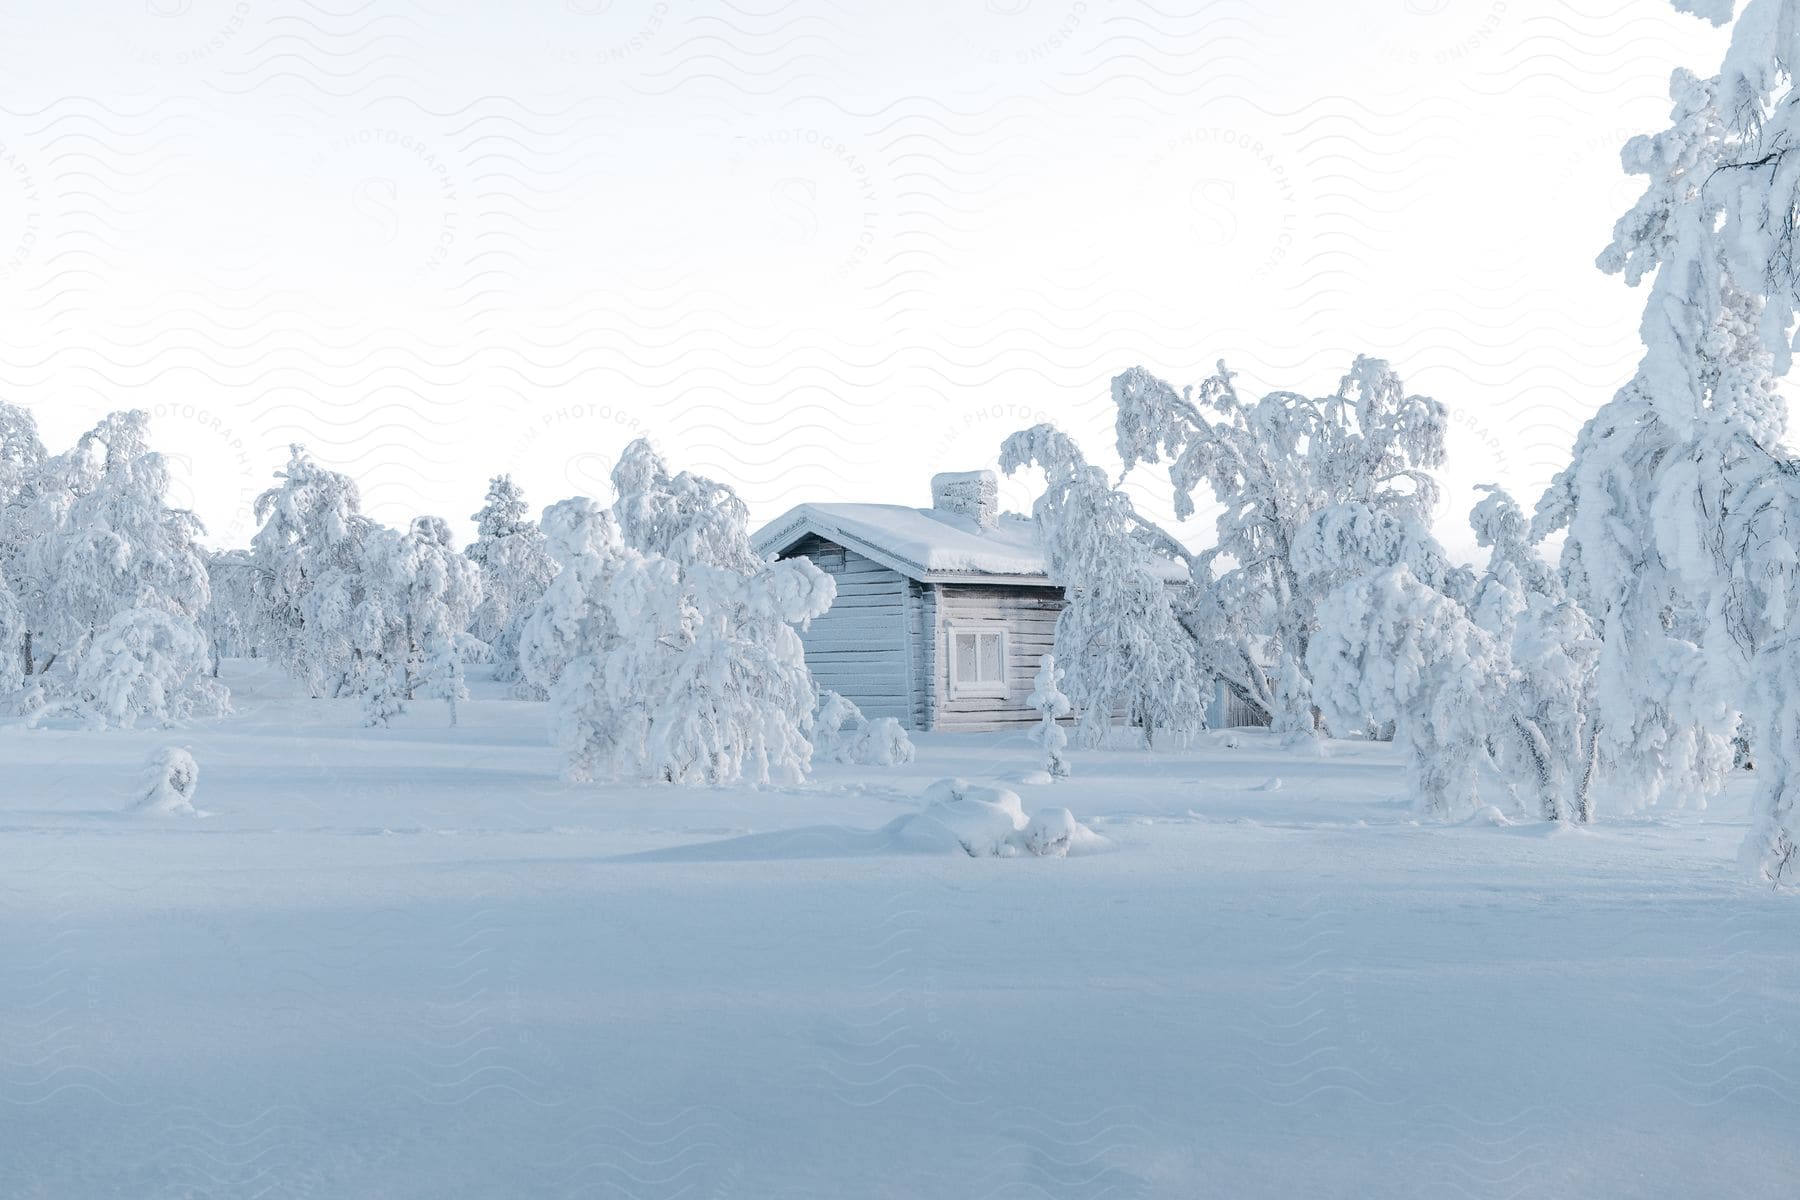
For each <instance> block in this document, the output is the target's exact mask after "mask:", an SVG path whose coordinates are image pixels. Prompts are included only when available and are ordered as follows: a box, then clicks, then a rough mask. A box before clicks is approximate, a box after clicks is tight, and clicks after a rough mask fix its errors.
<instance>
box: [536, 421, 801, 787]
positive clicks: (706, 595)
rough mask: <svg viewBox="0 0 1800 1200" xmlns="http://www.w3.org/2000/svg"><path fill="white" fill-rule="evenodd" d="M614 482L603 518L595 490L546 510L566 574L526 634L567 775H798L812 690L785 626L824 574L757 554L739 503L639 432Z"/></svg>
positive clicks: (714, 778)
mask: <svg viewBox="0 0 1800 1200" xmlns="http://www.w3.org/2000/svg"><path fill="white" fill-rule="evenodd" d="M614 484H615V486H616V487H617V489H618V492H619V496H618V503H617V504H616V506H615V508H614V509H613V513H612V514H609V513H604V512H602V511H601V510H600V509H599V508H598V507H597V506H596V505H594V503H593V502H592V501H589V500H565V501H563V502H562V503H560V504H556V505H552V506H551V507H550V508H548V509H546V510H545V512H544V521H543V528H544V534H545V537H546V538H547V539H548V545H549V549H550V552H551V554H552V555H553V556H554V557H555V558H556V560H557V562H558V564H559V565H560V568H561V569H560V570H559V571H558V573H557V575H556V577H555V579H554V580H552V581H551V584H550V587H549V589H548V590H547V591H546V592H545V594H544V597H543V599H542V601H541V602H540V603H539V605H538V607H537V609H536V611H534V612H533V614H532V615H531V617H530V619H529V620H528V621H527V622H526V623H525V626H524V629H523V631H522V636H521V639H520V660H521V663H522V665H523V668H524V672H525V677H526V679H527V680H528V681H529V682H531V683H533V684H535V685H537V686H539V687H542V688H544V689H545V690H546V691H547V692H548V693H549V696H550V724H551V734H552V739H553V741H555V743H556V744H557V745H558V747H559V748H561V749H562V750H563V751H564V753H565V755H566V756H567V771H568V773H569V775H571V776H572V777H574V778H588V777H591V776H593V775H595V774H597V773H607V774H611V775H615V776H625V777H635V778H646V779H657V780H666V781H670V782H676V783H732V782H736V781H738V780H739V779H743V778H746V777H748V778H749V779H750V780H751V781H753V782H758V783H766V782H770V781H777V780H779V781H791V780H797V779H800V778H802V777H804V775H805V772H806V770H807V769H808V766H809V765H810V762H811V757H812V746H811V744H810V742H809V741H808V740H807V738H806V736H805V733H806V729H807V728H808V727H809V726H810V724H811V721H812V715H813V709H814V707H815V705H816V702H817V696H816V693H815V691H814V688H813V682H812V675H811V673H810V672H809V671H808V670H807V668H806V659H805V654H804V652H803V649H802V647H801V644H800V638H799V635H798V633H797V632H796V631H795V626H797V625H800V624H802V623H804V622H805V621H808V620H810V619H811V618H813V617H815V616H817V615H819V614H820V613H822V612H824V611H825V610H826V609H827V608H829V607H830V605H831V600H832V597H833V595H834V586H833V584H832V582H831V578H830V576H828V575H826V574H825V573H824V572H823V571H820V570H819V569H818V568H817V567H816V566H814V565H813V564H812V562H811V561H809V560H807V559H795V560H788V561H784V562H779V563H767V562H764V561H763V560H761V559H760V558H759V557H758V556H757V555H756V553H755V551H754V549H753V548H752V547H751V545H750V538H749V528H748V525H749V515H748V511H747V510H746V509H745V507H744V505H743V502H742V501H741V500H739V499H738V498H737V496H736V495H735V494H733V493H732V492H731V490H730V489H729V488H727V487H725V486H723V485H722V484H716V483H713V482H712V481H710V480H706V479H701V478H699V477H697V476H693V475H689V474H687V473H686V472H683V473H681V474H679V475H670V473H669V472H668V470H667V468H666V467H665V466H664V464H663V462H662V460H661V459H660V458H659V457H658V456H657V455H656V454H655V453H654V451H652V450H651V449H650V447H649V445H648V443H644V442H641V441H640V442H636V443H633V444H632V445H631V446H630V447H628V448H627V449H626V451H625V454H624V456H623V457H622V458H621V459H620V462H619V466H618V469H617V470H616V471H615V472H614ZM613 514H620V515H619V516H618V518H617V519H616V520H615V518H614V515H613ZM622 532H623V533H625V536H624V537H623V538H621V537H620V534H621V533H622ZM621 542H623V544H621Z"/></svg>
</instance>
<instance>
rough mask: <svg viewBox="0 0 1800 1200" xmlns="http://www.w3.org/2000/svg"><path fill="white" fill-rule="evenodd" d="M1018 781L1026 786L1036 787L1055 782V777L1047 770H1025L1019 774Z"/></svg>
mask: <svg viewBox="0 0 1800 1200" xmlns="http://www.w3.org/2000/svg"><path fill="white" fill-rule="evenodd" d="M1019 782H1020V783H1021V784H1023V785H1024V786H1026V787H1038V786H1040V785H1042V784H1046V783H1055V782H1056V777H1055V776H1054V775H1052V774H1050V772H1048V771H1026V772H1025V773H1023V774H1022V775H1020V776H1019Z"/></svg>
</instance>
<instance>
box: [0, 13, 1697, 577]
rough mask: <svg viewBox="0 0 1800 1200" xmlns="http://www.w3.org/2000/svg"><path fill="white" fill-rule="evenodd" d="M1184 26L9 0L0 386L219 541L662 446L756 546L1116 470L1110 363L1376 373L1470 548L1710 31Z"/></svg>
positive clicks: (1287, 378) (1599, 307)
mask: <svg viewBox="0 0 1800 1200" xmlns="http://www.w3.org/2000/svg"><path fill="white" fill-rule="evenodd" d="M1182 7H1183V6H1181V5H1179V4H1174V3H1170V2H1169V0H1156V3H1155V4H1154V5H1153V4H1151V3H1142V2H1139V0H1119V2H1117V3H1109V2H1106V0H985V3H984V2H983V0H962V2H961V3H956V4H946V3H930V4H907V5H881V6H876V5H849V4H831V3H824V2H818V0H799V2H795V3H787V4H782V3H779V0H732V3H729V4H727V3H712V4H695V3H681V2H679V0H520V2H518V3H509V4H504V5H503V4H498V3H490V4H477V3H460V4H459V3H439V4H430V3H405V2H402V0H320V2H318V3H305V2H298V0H292V2H287V3H270V2H268V0H124V2H118V0H115V2H113V3H94V2H64V3H58V4H54V5H50V4H43V3H41V2H39V0H30V2H26V0H0V29H3V30H4V31H5V32H6V37H5V38H4V41H3V43H0V320H3V321H4V329H5V331H6V335H5V340H4V342H3V343H0V395H4V396H5V397H6V398H8V399H10V400H12V401H14V402H15V403H23V404H25V405H27V406H29V407H31V408H32V409H33V410H34V411H35V412H36V413H37V415H38V419H39V422H40V424H41V426H42V427H43V430H44V432H45V435H46V440H47V441H49V442H51V443H52V444H53V445H54V446H56V447H58V448H60V447H61V446H62V445H64V444H66V443H67V442H68V441H70V440H72V439H73V438H74V437H75V436H77V435H78V434H79V433H80V431H81V430H82V429H84V428H86V427H87V426H88V425H90V424H91V423H92V422H93V420H94V419H95V418H97V417H98V416H99V415H100V414H102V413H103V412H105V411H107V410H110V409H113V408H123V407H141V408H146V409H149V410H150V411H151V412H152V414H153V415H154V416H155V421H154V426H153V432H154V437H155V440H156V442H157V444H158V446H159V448H162V449H164V450H166V451H167V452H168V453H169V454H170V455H171V457H172V458H173V459H174V460H175V468H176V469H175V474H176V477H177V480H178V488H177V495H176V497H175V499H176V500H177V502H180V503H186V504H191V505H192V506H193V507H195V508H196V509H197V510H198V511H199V513H200V514H201V516H202V517H203V518H204V519H205V520H206V522H207V525H208V527H209V529H210V531H211V535H212V536H211V540H212V541H214V542H215V543H217V544H222V545H239V544H242V543H244V542H245V541H246V539H247V538H248V536H249V534H250V532H251V518H250V513H249V505H250V501H251V499H252V498H253V497H254V495H255V494H256V493H257V492H258V491H260V490H261V489H262V488H263V487H265V486H267V485H268V483H269V481H270V474H271V472H272V471H273V470H275V469H276V468H277V467H278V466H279V465H280V463H281V462H282V461H283V460H284V459H285V457H286V452H285V447H286V445H287V443H289V442H294V441H300V442H304V443H306V444H307V445H308V446H309V447H311V449H312V451H313V452H314V455H315V457H317V458H318V459H320V460H321V461H322V462H324V463H326V464H327V465H330V466H334V467H336V468H338V469H342V470H346V471H349V472H350V473H352V474H353V475H355V476H356V477H357V478H358V479H359V481H360V482H361V484H362V487H363V495H364V499H365V506H366V508H367V509H368V510H369V511H370V512H371V513H372V514H373V515H375V516H376V517H378V518H380V519H382V520H385V521H389V522H393V523H399V522H403V521H404V520H406V519H407V518H408V517H409V516H411V515H413V514H415V513H418V512H433V513H439V514H442V515H445V516H448V517H450V518H451V519H452V520H453V521H454V522H456V523H457V528H459V529H460V530H462V531H463V532H464V533H465V534H466V533H467V531H468V528H469V526H468V525H467V523H466V522H465V521H464V520H463V518H465V517H466V516H467V514H469V513H472V512H473V511H474V510H475V508H476V507H477V506H478V505H479V503H480V500H481V495H482V492H483V491H484V490H485V484H486V480H487V477H488V476H490V475H492V474H495V473H498V472H501V471H510V472H512V473H513V474H514V475H515V477H517V478H518V479H519V480H520V481H521V482H522V483H523V484H524V486H525V487H526V489H527V497H528V499H529V500H530V501H531V502H532V503H533V505H534V507H538V506H541V505H543V504H546V503H548V502H550V501H552V500H555V499H558V498H561V497H563V496H566V495H570V494H574V493H588V494H593V495H596V496H598V497H599V498H601V499H603V500H605V499H607V498H608V497H609V490H608V488H607V485H606V482H605V479H606V474H607V471H608V470H609V468H610V466H611V463H612V461H613V460H614V458H615V457H616V456H617V454H618V451H619V450H620V448H621V447H622V446H623V445H624V444H625V442H626V441H628V440H629V439H630V438H631V437H633V436H637V435H639V434H647V435H649V436H651V437H652V438H653V439H654V440H655V441H656V442H657V444H658V445H659V446H660V447H661V448H662V450H663V451H664V452H665V453H666V454H667V455H668V457H669V458H670V460H671V461H672V463H674V464H675V465H676V466H678V467H688V468H692V469H694V470H697V471H700V472H702V473H705V474H708V475H712V476H714V477H717V478H720V479H723V480H726V481H728V482H730V483H731V484H733V485H734V486H736V487H737V488H738V489H739V490H740V491H741V492H742V494H743V495H744V496H745V498H746V499H747V500H748V501H749V503H750V505H751V508H752V511H753V513H754V514H755V516H756V517H757V518H758V519H759V520H760V519H766V518H769V517H772V516H774V515H776V514H777V513H779V512H780V511H781V510H782V509H783V508H785V507H786V506H788V505H790V504H793V503H797V502H800V501H803V500H827V499H837V500H850V499H854V500H887V501H897V502H906V503H919V504H922V503H925V502H926V483H927V479H928V477H929V475H930V474H931V473H932V472H933V471H936V470H947V469H948V470H960V469H970V468H973V467H976V466H980V465H984V464H991V463H992V461H993V459H994V458H995V456H996V455H997V452H998V446H999V442H1000V440H1001V439H1002V438H1003V437H1004V436H1005V435H1006V434H1007V433H1009V432H1011V431H1012V430H1013V429H1015V428H1019V427H1021V426H1023V425H1026V424H1029V423H1032V422H1033V421H1036V420H1053V421H1055V422H1057V423H1059V424H1062V425H1064V426H1065V427H1067V428H1070V429H1072V430H1073V431H1075V432H1077V433H1078V434H1079V435H1080V436H1081V437H1082V438H1083V440H1084V442H1085V444H1086V445H1087V446H1088V448H1089V450H1090V452H1091V453H1092V454H1094V455H1095V456H1096V457H1104V458H1110V457H1111V437H1110V432H1109V429H1110V425H1109V405H1108V403H1107V400H1106V397H1107V383H1108V380H1109V379H1110V378H1111V376H1113V375H1114V374H1116V373H1118V372H1119V371H1121V370H1123V369H1124V368H1126V367H1128V366H1131V365H1133V364H1135V363H1143V364H1144V365H1146V366H1149V367H1150V368H1152V369H1153V370H1155V371H1157V372H1158V373H1159V374H1162V375H1164V376H1165V377H1166V378H1169V379H1170V380H1171V381H1172V382H1175V383H1178V384H1180V383H1189V382H1197V381H1198V380H1199V379H1200V378H1201V377H1202V376H1203V375H1205V374H1206V373H1208V371H1209V370H1210V367H1211V365H1212V364H1213V363H1214V362H1215V361H1216V360H1217V359H1219V358H1221V357H1224V358H1226V359H1227V360H1228V361H1229V362H1230V363H1231V364H1232V365H1233V367H1234V368H1235V369H1237V370H1238V371H1239V372H1240V373H1241V375H1242V377H1243V380H1244V381H1245V382H1246V383H1247V384H1248V385H1249V386H1250V387H1252V388H1254V389H1257V390H1261V389H1263V388H1271V387H1285V388H1293V389H1297V390H1307V391H1314V392H1321V393H1322V392H1325V391H1328V390H1330V388H1331V387H1333V386H1334V385H1335V383H1336V381H1337V378H1338V376H1339V375H1340V374H1341V373H1342V372H1343V370H1344V369H1345V367H1346V366H1347V365H1348V363H1349V361H1350V358H1351V357H1352V356H1353V355H1354V354H1355V353H1356V352H1358V351H1366V352H1368V353H1372V354H1378V355H1382V356H1385V357H1388V358H1390V359H1392V360H1393V361H1394V362H1395V364H1396V365H1397V366H1398V367H1399V369H1400V370H1401V372H1402V375H1403V377H1404V378H1405V379H1406V381H1407V383H1408V385H1409V386H1410V387H1412V388H1413V389H1414V390H1417V391H1422V392H1425V393H1427V394H1430V395H1435V396H1436V397H1438V398H1439V399H1441V400H1443V401H1445V402H1446V403H1447V404H1449V405H1450V407H1451V409H1452V413H1453V418H1454V423H1453V429H1454V432H1453V436H1452V441H1451V455H1452V457H1451V464H1450V467H1449V469H1448V471H1447V472H1446V473H1445V475H1446V480H1447V482H1448V483H1449V484H1450V497H1449V499H1448V500H1447V502H1446V505H1445V508H1444V511H1443V513H1442V514H1441V525H1442V532H1443V533H1444V535H1445V536H1446V537H1447V539H1449V540H1450V541H1451V542H1452V544H1453V545H1454V546H1456V547H1457V548H1461V547H1462V546H1463V545H1464V544H1465V542H1466V538H1465V537H1464V535H1463V534H1462V533H1461V527H1462V524H1463V515H1464V514H1465V513H1466V511H1467V509H1468V506H1469V503H1470V496H1469V488H1470V486H1471V485H1473V484H1476V483H1482V482H1487V481H1490V480H1497V481H1499V482H1503V483H1505V484H1507V485H1509V486H1511V487H1513V488H1514V489H1515V490H1516V491H1517V492H1518V493H1519V495H1520V497H1521V499H1522V500H1524V501H1525V502H1526V503H1527V504H1529V503H1531V502H1533V501H1534V500H1535V498H1536V495H1537V494H1538V492H1539V491H1540V490H1541V489H1542V487H1543V485H1544V484H1545V482H1546V481H1547V480H1548V479H1549V477H1550V475H1551V474H1552V473H1553V472H1554V471H1555V470H1556V469H1557V468H1558V467H1559V466H1560V465H1561V464H1562V462H1563V461H1564V460H1565V459H1566V457H1567V454H1568V449H1569V445H1570V441H1571V438H1572V436H1573V434H1574V432H1575V430H1576V429H1577V428H1578V426H1579V424H1580V422H1581V421H1582V420H1583V418H1585V417H1586V416H1587V414H1589V413H1590V412H1591V411H1592V410H1593V409H1594V408H1595V407H1596V406H1597V405H1598V404H1599V403H1601V402H1602V401H1603V400H1605V399H1606V398H1607V397H1608V396H1609V395H1610V394H1611V392H1612V391H1613V390H1614V389H1615V388H1616V387H1617V386H1618V385H1619V383H1620V382H1622V381H1623V380H1624V379H1625V378H1626V377H1627V376H1628V375H1629V373H1630V371H1631V369H1632V367H1633V365H1634V364H1635V362H1636V358H1637V353H1638V349H1637V339H1636V322H1637V315H1638V306H1639V304H1640V302H1641V297H1640V296H1638V295H1637V294H1634V293H1633V292H1631V291H1630V290H1629V289H1627V288H1625V287H1624V285H1623V284H1622V283H1620V282H1619V281H1618V280H1617V279H1614V278H1609V277H1606V276H1602V275H1601V274H1599V273H1598V272H1597V271H1596V270H1595V269H1594V268H1593V265H1592V262H1593V258H1594V255H1595V254H1596V253H1597V252H1598V251H1599V250H1600V248H1601V247H1602V246H1603V245H1604V244H1605V242H1606V240H1607V236H1608V233H1609V231H1610V228H1611V224H1612V221H1613V220H1614V218H1615V217H1616V216H1617V215H1618V214H1619V213H1620V212H1622V211H1623V210H1624V209H1625V208H1626V207H1628V206H1629V204H1630V203H1631V201H1632V199H1633V198H1634V197H1635V195H1636V189H1635V188H1634V187H1633V186H1632V182H1631V181H1628V180H1627V179H1626V178H1625V177H1624V176H1623V175H1622V174H1621V173H1620V171H1619V168H1618V155H1617V151H1618V147H1619V144H1620V143H1621V142H1622V141H1623V139H1624V138H1625V137H1627V136H1629V135H1630V134H1631V133H1634V132H1640V131H1645V130H1649V129H1654V128H1660V127H1661V126H1662V124H1663V123H1664V118H1665V117H1666V114H1667V108H1668V102H1667V99H1666V87H1667V81H1668V76H1669V72H1670V70H1671V68H1672V67H1674V66H1676V65H1688V66H1691V67H1694V68H1695V69H1698V70H1702V71H1706V72H1710V71H1711V69H1712V68H1713V67H1714V66H1715V65H1716V63H1717V60H1718V58H1719V54H1720V51H1721V49H1722V46H1723V35H1722V34H1721V33H1719V32H1717V31H1714V30H1712V29H1711V28H1710V27H1708V26H1705V25H1703V24H1702V23H1700V22H1698V21H1696V20H1694V19H1692V18H1689V17H1685V16H1681V15H1679V14H1676V13H1674V12H1673V11H1671V10H1670V8H1669V6H1668V5H1667V4H1666V3H1665V2H1664V0H1576V2H1574V3H1553V2H1551V0H1530V2H1525V0H1360V2H1351V0H1345V2H1340V3H1329V2H1326V0H1305V2H1287V3H1279V2H1271V3H1250V2H1247V0H1215V2H1208V3H1204V4H1199V5H1190V6H1187V7H1190V8H1196V9H1198V10H1199V11H1198V13H1197V14H1195V15H1183V14H1181V13H1180V12H1179V11H1177V10H1180V9H1181V8H1182ZM1163 8H1167V9H1169V10H1171V11H1170V12H1162V11H1159V10H1160V9H1163ZM1146 483H1147V484H1150V483H1153V481H1149V480H1147V481H1146ZM1156 494H1157V497H1158V498H1156V499H1149V498H1148V497H1147V498H1146V501H1145V503H1146V507H1147V508H1149V509H1151V510H1152V511H1159V512H1160V511H1165V510H1166V502H1165V501H1164V500H1163V499H1161V498H1160V489H1156ZM1003 496H1004V498H1005V499H1006V501H1007V503H1008V504H1009V505H1010V506H1012V507H1017V508H1024V507H1026V506H1027V505H1028V503H1029V499H1030V492H1029V486H1028V484H1027V483H1026V482H1025V481H1023V480H1015V481H1011V482H1010V483H1003ZM1184 532H1186V533H1187V535H1188V536H1189V537H1190V538H1191V539H1196V540H1201V541H1204V540H1205V539H1206V537H1207V536H1208V530H1207V529H1206V528H1204V527H1202V528H1191V529H1189V530H1186V531H1184Z"/></svg>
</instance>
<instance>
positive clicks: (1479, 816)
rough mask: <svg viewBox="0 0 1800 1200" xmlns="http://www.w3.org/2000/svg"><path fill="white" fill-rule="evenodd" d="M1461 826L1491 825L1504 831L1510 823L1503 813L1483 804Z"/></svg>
mask: <svg viewBox="0 0 1800 1200" xmlns="http://www.w3.org/2000/svg"><path fill="white" fill-rule="evenodd" d="M1463 824H1464V825H1492V826H1494V827H1496V828H1501V829H1504V828H1506V827H1507V826H1510V825H1511V824H1512V822H1511V821H1510V820H1508V819H1507V817H1506V814H1505V813H1503V812H1501V811H1500V810H1499V809H1497V808H1495V807H1494V806H1493V805H1492V804H1484V805H1482V806H1481V807H1480V808H1478V809H1476V810H1475V812H1474V813H1473V814H1471V815H1470V817H1469V819H1468V820H1466V821H1464V822H1463Z"/></svg>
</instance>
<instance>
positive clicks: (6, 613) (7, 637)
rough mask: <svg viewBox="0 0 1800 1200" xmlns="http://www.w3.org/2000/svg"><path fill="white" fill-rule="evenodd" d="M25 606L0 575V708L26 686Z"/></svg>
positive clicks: (11, 703)
mask: <svg viewBox="0 0 1800 1200" xmlns="http://www.w3.org/2000/svg"><path fill="white" fill-rule="evenodd" d="M25 627H26V626H25V608H24V606H23V605H21V604H20V603H19V602H18V600H17V599H15V598H14V596H13V593H12V588H11V587H9V586H7V582H6V577H5V576H4V575H0V709H3V708H4V707H5V706H10V705H13V704H15V703H16V702H17V699H18V697H19V693H20V691H21V689H23V688H24V686H25Z"/></svg>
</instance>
